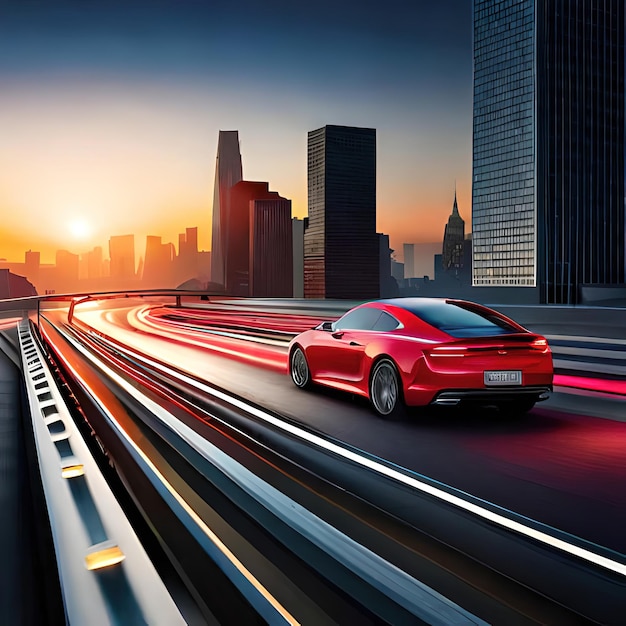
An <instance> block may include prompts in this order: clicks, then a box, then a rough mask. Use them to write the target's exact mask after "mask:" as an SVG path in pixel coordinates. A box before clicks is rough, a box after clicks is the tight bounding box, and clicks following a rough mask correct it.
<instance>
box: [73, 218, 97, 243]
mask: <svg viewBox="0 0 626 626" xmlns="http://www.w3.org/2000/svg"><path fill="white" fill-rule="evenodd" d="M68 228H69V231H70V234H71V235H72V237H74V238H75V239H86V238H87V237H89V235H90V234H91V230H92V229H91V226H90V224H89V222H87V220H85V219H83V218H75V219H73V220H71V221H70V222H69V224H68Z"/></svg>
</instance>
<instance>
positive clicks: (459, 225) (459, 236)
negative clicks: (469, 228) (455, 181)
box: [442, 189, 465, 270]
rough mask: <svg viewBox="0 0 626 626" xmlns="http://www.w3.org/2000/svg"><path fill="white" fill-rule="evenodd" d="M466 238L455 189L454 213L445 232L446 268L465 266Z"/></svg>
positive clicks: (444, 254) (444, 256)
mask: <svg viewBox="0 0 626 626" xmlns="http://www.w3.org/2000/svg"><path fill="white" fill-rule="evenodd" d="M464 240H465V221H464V220H463V218H462V217H461V216H460V215H459V207H458V204H457V201H456V189H455V190H454V205H453V206H452V214H451V215H450V217H449V218H448V223H447V224H446V228H445V230H444V232H443V251H442V263H443V269H444V270H458V269H461V268H462V267H463V246H464V244H463V241H464Z"/></svg>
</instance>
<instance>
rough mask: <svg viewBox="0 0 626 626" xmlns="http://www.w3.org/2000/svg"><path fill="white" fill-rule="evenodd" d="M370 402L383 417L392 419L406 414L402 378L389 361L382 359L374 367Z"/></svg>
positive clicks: (371, 377)
mask: <svg viewBox="0 0 626 626" xmlns="http://www.w3.org/2000/svg"><path fill="white" fill-rule="evenodd" d="M370 401H371V403H372V406H373V407H374V410H375V411H376V413H378V415H380V416H381V417H385V418H387V419H392V418H397V417H400V416H401V415H402V414H403V413H404V405H403V403H402V391H401V388H400V378H399V376H398V371H397V370H396V366H395V365H394V364H393V363H392V361H390V360H389V359H381V360H380V361H378V362H377V363H376V365H374V369H373V370H372V375H371V376H370Z"/></svg>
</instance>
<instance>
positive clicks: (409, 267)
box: [402, 243, 415, 278]
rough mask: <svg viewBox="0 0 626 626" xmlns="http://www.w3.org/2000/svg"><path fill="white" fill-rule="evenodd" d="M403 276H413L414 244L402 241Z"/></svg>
mask: <svg viewBox="0 0 626 626" xmlns="http://www.w3.org/2000/svg"><path fill="white" fill-rule="evenodd" d="M402 250H403V255H404V278H415V244H414V243H403V244H402Z"/></svg>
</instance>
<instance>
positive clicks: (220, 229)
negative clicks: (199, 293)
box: [211, 130, 243, 285]
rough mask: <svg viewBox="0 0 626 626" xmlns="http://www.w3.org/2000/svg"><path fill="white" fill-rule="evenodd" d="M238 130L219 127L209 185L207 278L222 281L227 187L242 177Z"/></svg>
mask: <svg viewBox="0 0 626 626" xmlns="http://www.w3.org/2000/svg"><path fill="white" fill-rule="evenodd" d="M242 178H243V175H242V168H241V152H240V151H239V131H236V130H220V132H219V138H218V142H217V162H216V165H215V186H214V188H213V232H212V242H211V281H212V282H214V283H218V284H220V285H224V284H226V256H227V254H228V249H227V248H228V245H227V241H228V229H229V221H230V188H231V187H232V186H233V185H235V184H236V183H238V182H239V181H240V180H242Z"/></svg>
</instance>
